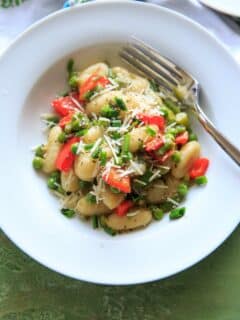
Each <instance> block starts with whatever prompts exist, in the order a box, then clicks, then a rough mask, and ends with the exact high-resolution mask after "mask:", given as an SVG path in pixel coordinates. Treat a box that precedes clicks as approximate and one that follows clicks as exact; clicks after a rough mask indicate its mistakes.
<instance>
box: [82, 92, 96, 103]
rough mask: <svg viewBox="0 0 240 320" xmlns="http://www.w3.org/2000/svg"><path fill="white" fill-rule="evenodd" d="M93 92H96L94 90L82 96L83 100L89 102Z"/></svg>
mask: <svg viewBox="0 0 240 320" xmlns="http://www.w3.org/2000/svg"><path fill="white" fill-rule="evenodd" d="M95 92H96V90H89V91H87V92H86V93H85V94H84V96H83V98H84V100H86V101H89V100H90V99H91V97H92V96H93V95H94V93H95Z"/></svg>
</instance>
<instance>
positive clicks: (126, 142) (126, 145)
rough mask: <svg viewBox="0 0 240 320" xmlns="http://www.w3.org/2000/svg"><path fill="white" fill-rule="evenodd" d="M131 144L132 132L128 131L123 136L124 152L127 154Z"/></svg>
mask: <svg viewBox="0 0 240 320" xmlns="http://www.w3.org/2000/svg"><path fill="white" fill-rule="evenodd" d="M129 145H130V134H129V133H127V134H125V135H124V136H123V144H122V153H123V154H126V153H128V152H129Z"/></svg>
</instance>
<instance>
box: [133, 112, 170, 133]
mask: <svg viewBox="0 0 240 320" xmlns="http://www.w3.org/2000/svg"><path fill="white" fill-rule="evenodd" d="M137 119H138V120H140V121H142V122H144V123H145V124H148V125H149V124H155V125H156V126H158V128H159V129H160V130H161V131H163V130H164V128H165V119H164V117H163V116H160V115H148V114H146V113H140V114H139V115H137Z"/></svg>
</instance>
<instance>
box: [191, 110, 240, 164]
mask: <svg viewBox="0 0 240 320" xmlns="http://www.w3.org/2000/svg"><path fill="white" fill-rule="evenodd" d="M195 111H196V112H197V116H198V119H199V121H200V123H201V124H202V126H203V127H204V128H205V130H206V131H207V132H208V133H209V134H210V135H211V136H212V137H213V138H214V140H215V141H216V142H217V143H218V144H219V145H220V147H221V148H222V149H223V150H224V151H225V152H226V153H227V154H228V155H229V156H230V157H231V158H232V159H233V160H234V161H235V162H236V163H237V165H238V166H240V150H239V149H238V148H237V147H235V146H234V145H233V144H232V143H231V142H230V141H229V140H228V139H227V138H226V137H225V136H224V135H223V134H221V133H220V131H219V130H218V129H217V128H216V127H215V126H214V124H213V123H212V122H211V121H210V120H209V119H208V117H207V116H206V114H205V113H204V112H203V111H202V109H201V107H200V106H199V104H196V105H195Z"/></svg>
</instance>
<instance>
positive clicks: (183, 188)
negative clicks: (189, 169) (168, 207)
mask: <svg viewBox="0 0 240 320" xmlns="http://www.w3.org/2000/svg"><path fill="white" fill-rule="evenodd" d="M177 192H178V194H179V195H180V196H181V197H183V198H184V197H186V195H187V193H188V186H187V185H186V184H185V183H180V184H179V186H178V188H177Z"/></svg>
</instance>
